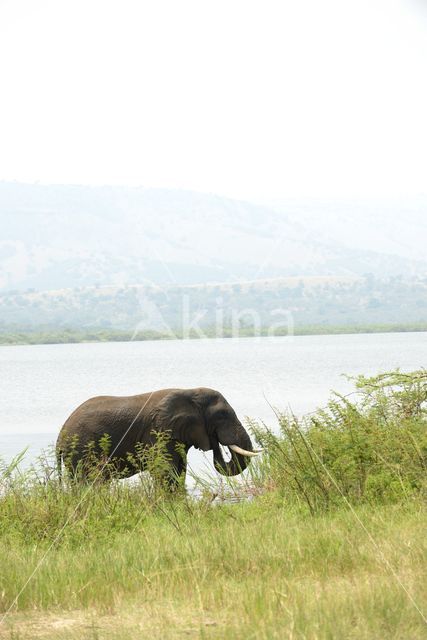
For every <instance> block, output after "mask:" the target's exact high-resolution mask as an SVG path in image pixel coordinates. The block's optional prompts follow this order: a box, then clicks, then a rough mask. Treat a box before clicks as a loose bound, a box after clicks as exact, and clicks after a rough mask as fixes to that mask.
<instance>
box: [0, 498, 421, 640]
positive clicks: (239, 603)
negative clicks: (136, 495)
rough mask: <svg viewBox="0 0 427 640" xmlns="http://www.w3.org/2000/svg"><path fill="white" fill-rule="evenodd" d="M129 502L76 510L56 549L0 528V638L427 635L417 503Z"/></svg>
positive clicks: (123, 639)
mask: <svg viewBox="0 0 427 640" xmlns="http://www.w3.org/2000/svg"><path fill="white" fill-rule="evenodd" d="M75 506H76V505H75ZM128 512H129V517H128V520H127V521H126V522H120V520H119V516H118V515H114V514H111V513H108V510H107V509H105V512H104V514H103V517H102V520H101V521H100V522H98V525H97V526H95V523H94V521H93V519H92V518H91V517H90V516H89V515H88V507H87V506H85V507H81V508H80V516H79V517H78V516H75V515H74V516H73V517H72V523H71V526H74V527H75V528H76V529H77V530H80V534H79V536H75V537H74V540H72V536H66V540H64V541H62V542H59V543H58V544H54V545H53V547H52V548H51V544H52V539H51V538H50V537H49V536H46V537H45V538H44V539H43V536H40V538H39V540H38V542H37V544H34V543H33V544H29V543H25V542H24V541H23V540H12V539H10V538H6V539H4V537H2V539H1V543H0V548H1V558H2V559H1V561H0V562H1V587H2V591H1V592H0V593H1V595H0V603H1V610H2V613H3V614H4V613H5V612H7V611H8V609H9V607H10V606H12V609H11V612H10V614H8V615H7V617H6V618H5V619H4V622H3V624H1V625H0V638H5V639H6V638H8V639H12V638H20V640H27V639H28V640H30V639H31V640H34V638H43V639H46V640H54V639H55V640H57V639H58V640H59V639H61V640H63V639H64V638H65V639H70V640H71V639H75V640H77V639H82V638H84V639H89V638H90V639H92V638H102V639H103V640H104V639H112V640H113V639H114V640H131V639H132V640H133V639H134V638H139V637H144V638H145V637H147V638H148V637H149V638H153V639H159V640H160V639H162V640H163V639H164V638H168V639H175V638H182V637H193V638H205V639H211V638H212V639H214V638H215V639H222V638H224V637H227V638H230V639H231V640H232V639H243V638H248V637H256V638H257V639H260V640H271V639H277V640H286V639H289V640H290V639H291V638H292V639H294V638H319V639H326V638H328V639H337V640H338V639H342V638H365V639H368V638H369V639H370V638H372V639H375V640H376V639H377V638H392V637H393V638H411V640H417V639H419V640H421V639H422V638H425V623H424V622H423V619H422V616H421V615H420V612H419V611H418V610H417V607H419V608H421V610H422V609H424V610H425V606H426V605H427V585H426V583H425V553H426V537H425V516H424V514H423V507H422V505H421V503H420V502H418V501H410V502H402V503H400V504H395V505H392V506H390V505H389V506H376V507H374V508H373V507H368V506H366V507H363V508H357V509H356V510H355V511H354V512H352V511H350V510H348V509H346V508H342V509H341V510H338V511H336V512H333V513H329V514H323V515H318V516H316V517H312V516H310V515H309V514H308V513H307V512H304V511H301V510H298V509H294V510H293V509H292V508H289V506H288V505H286V504H285V503H284V502H283V500H282V499H280V497H279V496H278V495H277V494H274V493H273V494H269V495H266V496H264V497H261V498H258V499H257V500H255V501H253V502H252V503H244V504H238V505H222V506H218V507H216V508H214V507H211V506H209V505H207V504H203V503H202V504H199V505H194V504H190V503H187V504H186V503H182V504H171V503H169V504H158V505H157V507H156V508H154V509H153V510H152V512H151V513H147V512H145V510H143V511H142V512H140V510H139V509H138V505H137V501H136V500H135V501H134V502H133V503H132V502H131V501H129V500H128ZM82 513H85V514H87V517H86V518H84V517H82ZM40 515H41V514H40ZM70 515H72V510H71V508H70ZM99 515H100V514H99ZM120 529H121V530H120ZM49 549H50V550H49ZM37 567H38V568H37ZM34 569H36V572H35V574H34V576H33V577H32V579H31V581H30V582H29V583H28V585H27V586H26V588H25V589H24V591H23V592H22V594H21V596H20V597H19V599H18V604H17V605H13V598H14V597H15V595H17V593H18V592H19V590H20V589H21V588H22V587H24V585H25V583H26V580H27V579H28V577H29V576H30V575H31V573H32V571H33V570H34Z"/></svg>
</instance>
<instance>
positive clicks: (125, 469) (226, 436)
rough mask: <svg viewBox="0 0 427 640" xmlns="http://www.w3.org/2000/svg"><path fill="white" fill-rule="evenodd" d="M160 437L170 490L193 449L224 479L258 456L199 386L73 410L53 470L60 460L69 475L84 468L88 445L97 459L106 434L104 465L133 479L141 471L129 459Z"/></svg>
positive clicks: (221, 402)
mask: <svg viewBox="0 0 427 640" xmlns="http://www.w3.org/2000/svg"><path fill="white" fill-rule="evenodd" d="M159 434H164V436H162V437H163V438H164V439H165V447H166V452H167V460H168V465H167V466H168V471H167V474H166V475H167V481H168V484H169V486H170V487H171V488H174V487H175V486H176V484H177V483H178V481H179V477H180V476H182V475H183V474H185V471H186V454H187V452H188V450H189V449H190V447H192V446H193V447H196V448H198V449H201V450H202V451H209V450H210V449H212V450H213V454H214V462H215V467H216V469H217V470H218V471H219V472H220V473H222V474H223V475H227V476H234V475H237V474H238V473H241V471H243V470H244V469H245V468H246V466H247V464H248V461H249V459H250V457H252V456H254V455H257V453H259V451H254V449H253V447H252V443H251V440H250V438H249V435H248V434H247V432H246V430H245V429H244V427H243V426H242V424H241V422H240V421H239V419H238V417H237V415H236V413H235V411H234V410H233V408H232V407H231V406H230V405H229V403H228V402H227V400H226V399H225V398H224V396H223V395H222V394H221V393H219V392H218V391H214V390H213V389H208V388H204V387H200V388H197V389H162V390H159V391H153V392H152V393H143V394H141V395H136V396H127V397H116V396H99V397H96V398H91V399H89V400H87V401H86V402H84V403H83V404H82V405H80V406H79V407H77V409H76V410H75V411H74V412H73V413H72V414H71V415H70V417H69V418H68V419H67V421H66V422H65V424H64V426H63V427H62V429H61V432H60V434H59V436H58V440H57V444H56V453H57V460H58V468H59V470H60V469H61V462H62V460H63V461H64V463H65V465H66V467H67V468H68V469H69V470H70V471H71V472H76V471H77V469H80V471H81V470H82V469H83V470H84V469H85V465H84V461H85V459H87V451H88V448H89V449H90V448H91V447H92V449H91V452H92V456H93V455H94V454H95V457H98V459H101V456H102V451H103V449H102V438H104V440H105V436H106V435H107V436H108V440H109V449H108V461H111V462H112V463H113V466H114V469H115V470H116V471H117V472H118V473H120V476H121V477H128V476H131V475H134V474H135V473H138V472H139V471H143V470H144V468H143V466H141V459H139V460H138V463H136V461H135V458H133V461H132V456H134V454H135V452H137V451H138V450H141V447H142V448H143V450H147V449H146V448H147V447H148V448H150V447H152V446H153V445H154V444H155V443H156V442H157V441H158V438H159ZM100 441H101V442H100ZM220 444H221V445H223V446H226V447H228V448H229V450H230V453H231V459H230V461H229V462H226V461H225V460H224V458H223V455H222V452H221V449H220V446H219V445H220ZM129 454H130V456H129ZM130 460H131V461H130ZM101 470H102V464H101ZM85 475H87V474H86V472H85V471H83V476H85Z"/></svg>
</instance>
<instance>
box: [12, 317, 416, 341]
mask: <svg viewBox="0 0 427 640" xmlns="http://www.w3.org/2000/svg"><path fill="white" fill-rule="evenodd" d="M411 331H415V332H419V331H427V322H418V323H410V324H405V323H395V324H391V323H388V324H387V323H384V324H360V325H328V324H322V325H296V326H295V327H294V329H293V331H292V334H293V335H296V336H308V335H341V334H358V333H407V332H411ZM203 334H204V337H206V338H215V337H218V336H217V332H216V329H215V328H214V327H205V328H203ZM233 335H235V333H234V332H233V329H232V328H231V327H224V329H223V331H222V333H221V336H220V337H223V338H231V337H233ZM268 335H270V332H269V329H268V327H263V328H261V329H260V330H256V329H254V327H240V328H239V331H238V336H239V337H242V338H251V337H255V336H268ZM274 335H275V336H288V335H290V329H289V327H276V328H275V330H274ZM188 337H189V338H191V339H194V340H196V339H200V335H199V333H198V332H197V331H192V332H190V335H189V336H188ZM171 339H178V340H179V339H183V336H182V334H181V333H180V331H179V330H176V331H175V332H174V333H173V335H172V334H170V333H162V332H160V331H142V332H139V333H137V334H136V335H134V332H133V331H126V330H120V329H90V330H88V329H78V328H75V329H53V328H52V329H43V330H38V329H34V330H25V329H23V330H18V329H10V330H8V329H2V330H0V346H1V345H20V344H74V343H82V342H130V341H132V340H135V341H145V340H171Z"/></svg>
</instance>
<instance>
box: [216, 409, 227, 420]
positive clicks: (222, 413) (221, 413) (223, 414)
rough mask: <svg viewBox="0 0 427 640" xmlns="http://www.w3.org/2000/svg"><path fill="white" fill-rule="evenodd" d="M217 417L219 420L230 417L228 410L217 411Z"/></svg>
mask: <svg viewBox="0 0 427 640" xmlns="http://www.w3.org/2000/svg"><path fill="white" fill-rule="evenodd" d="M215 418H216V419H217V420H225V419H226V418H228V411H224V410H222V411H217V412H216V413H215Z"/></svg>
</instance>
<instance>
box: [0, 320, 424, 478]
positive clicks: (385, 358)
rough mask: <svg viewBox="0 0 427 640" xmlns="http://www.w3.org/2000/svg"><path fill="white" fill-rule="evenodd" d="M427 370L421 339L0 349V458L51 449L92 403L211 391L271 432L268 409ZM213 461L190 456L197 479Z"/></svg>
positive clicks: (307, 405) (297, 405)
mask: <svg viewBox="0 0 427 640" xmlns="http://www.w3.org/2000/svg"><path fill="white" fill-rule="evenodd" d="M426 365H427V333H421V332H420V333H384V334H358V335H336V336H296V337H277V338H276V337H273V338H232V339H211V340H209V339H206V340H173V341H172V340H171V341H146V342H122V343H94V344H63V345H35V346H7V347H6V346H5V347H1V348H0V389H1V392H0V412H1V423H0V457H2V458H4V459H6V460H9V459H11V458H12V457H13V456H14V455H16V454H17V453H18V452H19V451H22V450H23V449H24V448H25V447H26V446H29V452H28V454H27V460H28V461H29V460H31V459H33V458H34V457H35V456H36V455H38V454H39V452H40V450H42V449H44V448H46V447H48V446H49V445H50V444H52V443H53V442H54V440H55V438H56V435H57V433H58V431H59V429H60V428H61V426H62V424H63V423H64V421H65V420H66V418H67V417H68V415H69V414H70V413H71V411H73V409H75V408H76V407H77V406H78V405H79V404H80V403H81V402H83V401H84V400H86V399H87V398H90V397H91V396H96V395H108V394H111V395H131V394H136V393H143V392H145V391H151V390H154V389H160V388H164V387H199V386H205V387H213V388H214V389H218V390H219V391H221V392H222V393H223V394H224V396H225V397H226V398H227V400H228V401H229V402H230V404H231V405H232V406H233V407H234V409H235V410H236V412H237V414H238V416H239V417H240V418H241V419H242V420H243V419H244V417H245V416H250V417H251V418H258V419H261V420H264V421H265V422H266V423H267V424H268V425H269V426H271V427H272V428H275V425H276V419H275V416H274V413H273V411H272V409H271V408H270V406H269V405H270V404H271V405H273V406H274V407H277V408H278V409H287V408H289V407H290V408H292V410H293V411H294V412H295V413H297V414H302V413H306V412H310V411H313V410H314V409H315V408H316V407H319V406H323V405H324V404H325V403H326V402H327V400H328V397H329V395H330V392H331V390H332V389H334V390H336V391H339V392H342V393H346V392H348V391H349V390H350V389H351V383H350V382H349V381H348V380H347V379H346V378H345V377H344V376H343V374H348V375H356V374H359V373H364V374H375V373H378V372H380V371H386V370H389V369H393V368H396V367H400V368H401V369H402V370H403V371H405V370H412V369H419V368H420V367H423V366H426ZM210 461H211V457H210V455H209V454H207V455H206V457H204V456H203V454H202V453H200V452H196V451H194V450H191V451H190V455H189V463H190V465H191V466H192V468H193V469H195V470H196V471H198V470H199V469H201V468H202V467H205V468H206V467H210V464H211V462H210Z"/></svg>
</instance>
